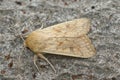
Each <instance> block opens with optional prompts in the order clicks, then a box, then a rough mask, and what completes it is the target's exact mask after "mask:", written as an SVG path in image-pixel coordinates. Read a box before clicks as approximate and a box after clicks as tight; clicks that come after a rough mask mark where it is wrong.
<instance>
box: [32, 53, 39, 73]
mask: <svg viewBox="0 0 120 80" xmlns="http://www.w3.org/2000/svg"><path fill="white" fill-rule="evenodd" d="M37 58H38V57H37V55H34V60H33V62H34V65H35V67H36V68H37V70H38V71H39V73H40V69H39V68H38V66H37V64H36V61H37Z"/></svg>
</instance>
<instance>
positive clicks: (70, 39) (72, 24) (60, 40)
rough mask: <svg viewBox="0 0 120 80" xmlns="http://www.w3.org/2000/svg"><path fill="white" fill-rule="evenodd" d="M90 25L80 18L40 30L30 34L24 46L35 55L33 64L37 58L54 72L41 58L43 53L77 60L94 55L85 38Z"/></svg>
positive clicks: (90, 43) (91, 45)
mask: <svg viewBox="0 0 120 80" xmlns="http://www.w3.org/2000/svg"><path fill="white" fill-rule="evenodd" d="M90 25H91V24H90V20H89V19H87V18H80V19H74V20H72V21H67V22H63V23H60V24H57V25H53V26H50V27H47V28H43V29H41V28H40V29H37V30H35V31H33V32H32V33H30V34H29V35H28V37H27V39H26V40H25V42H24V44H25V46H26V47H28V48H29V49H30V50H32V51H33V52H34V53H35V55H36V56H35V57H34V59H35V60H34V63H35V61H36V57H37V56H38V57H40V58H42V59H44V60H45V61H47V62H48V63H49V64H50V66H51V67H52V68H53V70H54V71H55V68H54V67H53V65H52V64H51V63H50V62H49V60H48V59H47V58H46V57H44V56H43V54H44V53H46V54H56V55H64V56H72V57H79V58H89V57H92V56H93V55H95V53H96V51H95V48H94V46H93V44H92V42H91V40H90V39H89V37H88V36H87V34H88V32H89V30H90ZM35 64H36V63H35ZM36 67H37V66H36ZM37 68H38V67H37Z"/></svg>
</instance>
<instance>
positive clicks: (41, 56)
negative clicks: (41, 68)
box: [37, 53, 56, 73]
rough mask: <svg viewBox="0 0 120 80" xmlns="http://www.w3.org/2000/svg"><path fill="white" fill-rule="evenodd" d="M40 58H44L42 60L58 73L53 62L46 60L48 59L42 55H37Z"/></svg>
mask: <svg viewBox="0 0 120 80" xmlns="http://www.w3.org/2000/svg"><path fill="white" fill-rule="evenodd" d="M37 55H38V56H39V57H40V58H42V59H44V60H45V61H46V62H47V63H48V64H49V65H50V66H51V68H52V69H53V71H54V72H55V73H56V70H55V68H54V66H53V65H52V64H51V62H50V61H49V60H48V59H47V58H46V57H44V56H43V55H42V54H40V53H39V54H37Z"/></svg>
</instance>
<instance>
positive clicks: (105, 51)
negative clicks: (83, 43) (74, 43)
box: [0, 0, 120, 80]
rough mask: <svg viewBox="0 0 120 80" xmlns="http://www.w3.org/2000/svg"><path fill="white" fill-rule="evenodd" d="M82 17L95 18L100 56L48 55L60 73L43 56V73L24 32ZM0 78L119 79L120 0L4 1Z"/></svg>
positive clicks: (0, 14) (0, 12) (93, 37)
mask: <svg viewBox="0 0 120 80" xmlns="http://www.w3.org/2000/svg"><path fill="white" fill-rule="evenodd" d="M81 17H86V18H89V19H91V22H92V25H91V31H90V32H89V34H88V36H89V37H90V39H91V40H92V42H93V44H94V45H95V48H96V50H97V54H96V55H95V56H94V57H92V58H89V59H80V58H73V57H64V56H56V55H45V56H46V57H47V58H48V59H49V60H50V62H51V63H52V64H53V65H54V67H55V68H56V71H57V73H56V74H55V73H54V72H53V70H52V69H51V67H50V66H49V65H48V64H47V63H46V62H45V61H44V60H40V59H39V60H38V61H37V64H38V65H39V68H40V73H39V72H38V71H37V69H36V67H35V66H34V64H33V56H34V54H33V53H32V52H31V51H29V50H28V49H26V50H24V48H23V40H22V39H21V36H25V35H27V34H28V33H30V32H31V31H33V30H35V29H38V28H40V27H41V26H42V25H43V27H48V26H51V25H53V24H57V23H61V22H65V21H68V20H73V19H76V18H81ZM0 80H120V0H0Z"/></svg>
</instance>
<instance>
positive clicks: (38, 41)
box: [24, 31, 45, 53]
mask: <svg viewBox="0 0 120 80" xmlns="http://www.w3.org/2000/svg"><path fill="white" fill-rule="evenodd" d="M44 41H45V38H44V36H43V35H42V34H41V33H39V32H36V31H33V32H32V33H31V34H29V35H28V37H27V38H26V40H25V42H24V46H25V47H28V48H29V49H30V50H32V51H33V52H35V53H38V52H40V51H41V50H42V49H43V48H44V46H45V43H44Z"/></svg>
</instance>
